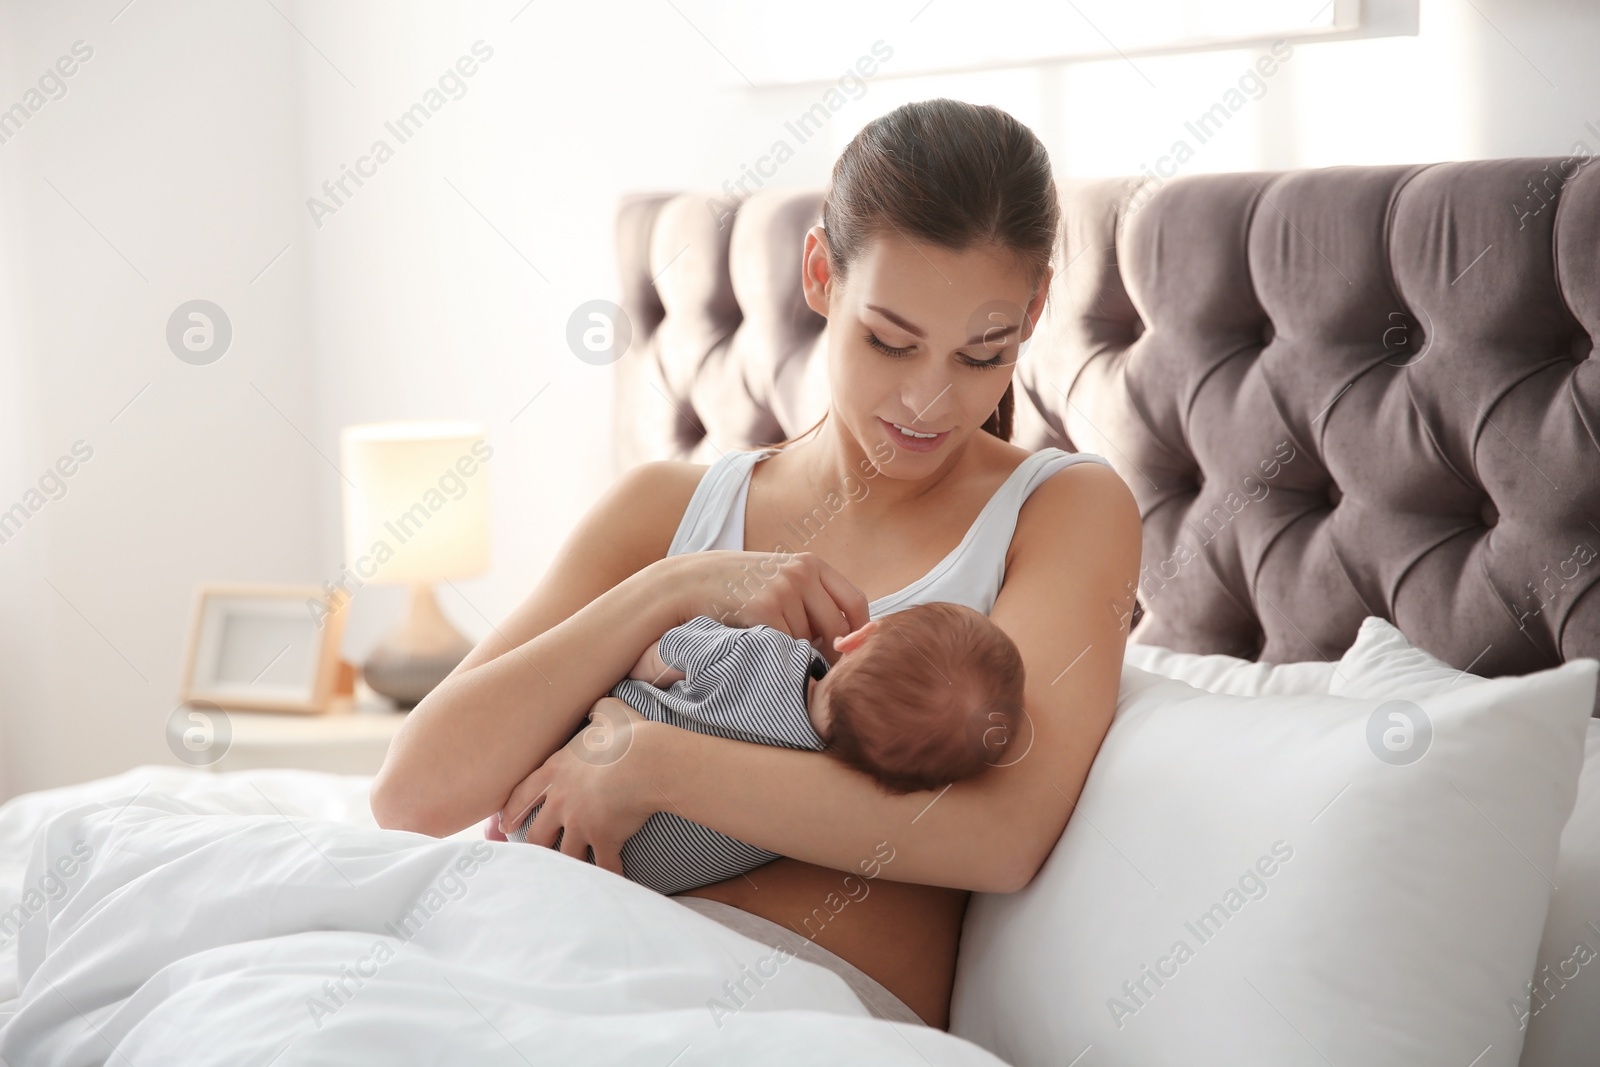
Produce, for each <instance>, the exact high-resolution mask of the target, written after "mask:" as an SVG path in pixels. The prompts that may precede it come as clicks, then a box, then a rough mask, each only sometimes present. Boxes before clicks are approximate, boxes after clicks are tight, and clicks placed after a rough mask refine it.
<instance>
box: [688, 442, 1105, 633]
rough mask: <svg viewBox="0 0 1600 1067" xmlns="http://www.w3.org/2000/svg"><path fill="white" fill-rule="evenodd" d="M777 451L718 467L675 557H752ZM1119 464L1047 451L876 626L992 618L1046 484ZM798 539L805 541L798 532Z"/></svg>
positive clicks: (884, 607) (877, 607)
mask: <svg viewBox="0 0 1600 1067" xmlns="http://www.w3.org/2000/svg"><path fill="white" fill-rule="evenodd" d="M776 451H777V449H775V448H766V449H757V450H752V451H736V452H728V453H725V454H724V455H722V456H721V457H719V458H718V459H717V460H716V461H715V462H713V463H712V464H711V465H710V466H709V467H708V468H706V472H705V474H704V475H702V476H701V478H700V484H699V485H697V486H695V491H694V495H693V496H692V497H690V499H689V506H688V507H687V508H686V509H684V513H683V519H682V520H681V521H680V522H679V523H678V532H677V534H676V535H675V536H674V537H673V539H672V546H671V547H670V548H668V549H667V555H669V556H676V555H680V554H682V553H685V552H705V551H709V550H711V549H730V550H733V551H736V552H737V551H743V550H744V511H745V501H746V499H747V497H748V496H749V492H750V472H751V470H752V469H754V467H755V465H756V464H757V463H759V462H761V461H762V460H763V459H765V458H767V457H768V456H770V455H772V454H773V453H774V452H776ZM1086 461H1087V462H1091V463H1100V464H1103V465H1105V466H1108V467H1109V466H1110V465H1111V464H1110V463H1108V462H1107V461H1106V459H1105V458H1104V457H1103V456H1097V455H1095V454H1094V453H1093V452H1067V451H1064V450H1062V449H1059V448H1042V449H1040V450H1039V451H1037V452H1034V453H1033V454H1032V455H1030V456H1028V458H1027V459H1024V460H1023V461H1022V462H1021V463H1020V464H1018V465H1017V469H1016V470H1014V471H1012V472H1011V474H1010V475H1009V476H1008V477H1007V478H1006V480H1005V481H1004V482H1003V483H1002V484H1001V486H1000V488H999V489H997V490H995V493H994V496H992V497H990V498H989V502H988V503H987V504H985V505H984V506H983V510H982V511H980V512H979V513H978V517H977V519H975V520H974V521H973V523H972V526H971V527H970V528H969V529H968V530H967V534H966V536H965V537H963V538H962V539H961V543H960V544H958V545H957V546H956V547H955V548H953V549H951V551H950V554H949V555H947V556H945V558H944V559H942V560H940V561H939V562H938V563H936V564H935V565H934V567H933V569H932V570H930V571H929V572H928V573H927V574H924V575H923V576H922V577H921V578H918V579H917V580H916V581H914V582H912V583H911V584H910V585H908V586H906V587H905V588H903V589H900V590H897V591H896V592H893V593H889V594H887V595H886V596H882V597H879V598H878V599H877V600H874V601H871V602H870V603H869V604H868V605H867V614H868V615H869V617H871V618H877V617H878V616H880V615H887V614H889V613H891V612H895V611H902V610H904V609H905V608H909V607H914V606H916V605H918V604H927V603H931V602H934V601H947V602H950V603H954V604H965V605H966V606H967V607H970V608H972V609H974V610H975V611H981V612H982V613H983V614H985V615H987V614H989V612H990V611H991V610H992V609H993V608H994V602H995V598H996V597H997V596H998V595H999V593H1000V585H1001V583H1002V582H1003V581H1004V580H1005V570H1006V551H1007V550H1008V549H1009V548H1010V547H1011V535H1012V534H1013V533H1014V532H1015V531H1016V527H1017V513H1018V512H1019V511H1020V510H1021V509H1022V503H1023V501H1025V500H1027V499H1028V496H1029V495H1030V494H1031V493H1032V492H1033V490H1034V488H1035V487H1036V486H1038V485H1039V483H1040V482H1042V481H1044V480H1045V479H1046V478H1048V477H1050V476H1051V475H1052V474H1054V473H1055V472H1056V471H1058V470H1060V469H1062V468H1063V467H1070V466H1072V465H1073V464H1074V463H1083V462H1086ZM796 532H797V533H802V534H803V533H804V531H803V530H799V529H798V528H797V530H796ZM787 543H788V545H789V548H790V549H791V550H792V551H795V552H800V551H804V549H805V544H804V541H803V539H802V538H801V537H796V538H794V539H792V540H791V541H789V542H787Z"/></svg>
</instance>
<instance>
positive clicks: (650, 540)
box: [594, 459, 708, 566]
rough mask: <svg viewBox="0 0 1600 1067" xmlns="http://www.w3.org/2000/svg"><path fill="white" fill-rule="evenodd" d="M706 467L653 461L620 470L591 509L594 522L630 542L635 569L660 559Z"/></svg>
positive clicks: (612, 535)
mask: <svg viewBox="0 0 1600 1067" xmlns="http://www.w3.org/2000/svg"><path fill="white" fill-rule="evenodd" d="M707 469H708V467H707V465H706V464H704V463H691V462H689V461H688V460H680V459H653V460H647V461H645V462H644V463H639V464H636V465H634V466H632V467H629V468H628V469H627V470H624V471H623V472H622V473H621V474H620V475H618V476H617V478H616V479H615V481H613V482H612V483H611V487H610V489H609V490H607V491H606V493H604V494H603V495H602V496H601V498H600V500H599V501H598V502H597V503H596V504H595V506H594V510H595V513H596V515H595V517H596V518H597V519H598V520H599V521H600V522H601V523H603V524H604V526H605V528H606V529H607V530H608V531H610V532H611V533H610V537H611V539H613V540H615V539H617V538H619V536H620V537H621V538H623V539H625V540H626V541H627V542H628V545H627V552H628V555H629V557H630V558H631V559H632V560H633V562H635V563H637V564H638V565H639V566H643V565H644V564H645V563H648V562H651V561H654V560H658V559H662V558H664V557H665V556H666V554H667V550H668V549H669V548H670V547H671V546H672V539H673V536H674V535H675V534H676V533H677V531H678V523H679V522H680V521H681V520H682V519H683V513H684V511H685V510H687V509H688V507H689V501H690V499H691V498H693V496H694V492H695V489H696V487H698V486H699V484H700V480H701V478H702V477H703V476H704V475H705V473H706V471H707Z"/></svg>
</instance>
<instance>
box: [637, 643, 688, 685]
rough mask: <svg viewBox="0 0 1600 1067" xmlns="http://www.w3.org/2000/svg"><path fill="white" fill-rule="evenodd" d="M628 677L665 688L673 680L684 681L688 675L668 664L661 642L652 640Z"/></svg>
mask: <svg viewBox="0 0 1600 1067" xmlns="http://www.w3.org/2000/svg"><path fill="white" fill-rule="evenodd" d="M628 677H629V678H633V679H635V680H637V681H641V682H649V683H650V684H651V685H653V686H655V687H656V688H657V689H665V688H667V687H668V686H670V685H671V684H672V683H673V682H678V681H682V680H683V679H684V678H685V677H686V675H685V674H684V673H683V672H682V671H680V670H678V669H676V668H674V667H669V666H667V664H666V662H665V661H664V660H662V658H661V642H659V641H655V642H652V643H651V645H650V647H649V648H647V649H645V650H644V655H642V656H640V657H639V662H638V663H635V664H634V665H633V669H632V670H631V671H629V672H628Z"/></svg>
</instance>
